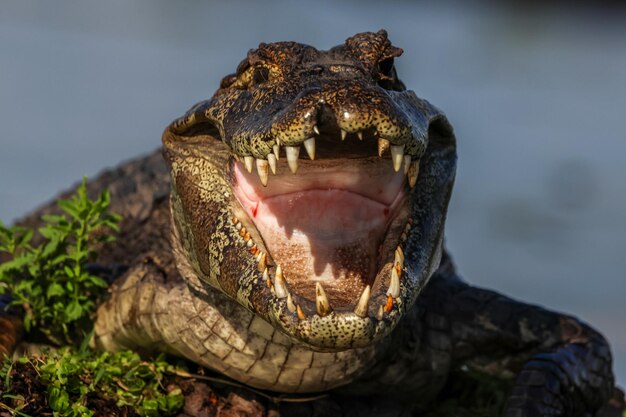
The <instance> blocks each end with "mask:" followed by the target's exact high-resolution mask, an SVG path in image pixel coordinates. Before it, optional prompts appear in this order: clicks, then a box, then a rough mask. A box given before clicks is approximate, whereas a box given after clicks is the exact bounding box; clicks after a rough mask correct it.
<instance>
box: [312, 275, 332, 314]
mask: <svg viewBox="0 0 626 417" xmlns="http://www.w3.org/2000/svg"><path fill="white" fill-rule="evenodd" d="M315 307H316V309H317V314H319V315H320V317H324V316H326V315H328V314H329V313H330V312H331V311H333V310H332V309H331V308H330V303H329V302H328V297H326V293H325V292H324V288H323V287H322V284H320V283H319V282H318V283H316V284H315Z"/></svg>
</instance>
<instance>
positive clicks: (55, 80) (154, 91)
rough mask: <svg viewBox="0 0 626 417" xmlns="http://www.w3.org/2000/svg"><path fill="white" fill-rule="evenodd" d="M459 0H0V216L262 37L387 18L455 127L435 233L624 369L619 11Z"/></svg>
mask: <svg viewBox="0 0 626 417" xmlns="http://www.w3.org/2000/svg"><path fill="white" fill-rule="evenodd" d="M568 10H569V11H565V10H558V9H553V10H549V9H535V10H522V9H515V8H498V9H488V8H485V7H478V6H477V5H476V4H473V6H472V8H470V7H469V6H467V5H463V4H461V3H459V4H457V3H440V4H439V5H433V4H420V3H415V2H399V3H385V4H382V3H381V4H379V3H377V2H373V1H371V2H369V1H365V2H363V1H360V2H357V1H353V2H347V3H344V5H336V4H334V3H330V2H326V1H321V2H316V3H315V5H312V4H310V3H309V4H306V3H301V4H300V3H295V2H281V1H277V0H273V1H269V2H258V3H252V2H250V3H248V2H242V1H234V2H229V3H217V2H216V3H209V2H200V1H187V2H176V3H174V2H167V1H165V0H160V1H147V0H143V1H135V2H126V1H123V0H112V1H108V2H95V1H84V2H75V1H69V0H67V1H62V2H59V1H57V2H44V1H42V2H32V1H14V2H10V1H8V2H7V1H5V2H3V3H2V4H1V5H0V51H1V52H2V55H1V58H0V124H1V126H2V130H1V134H0V145H1V147H0V219H3V220H4V221H5V222H8V221H11V220H12V219H15V218H16V217H17V216H19V215H20V214H22V213H24V212H25V211H27V210H28V209H31V208H33V207H35V206H36V205H37V204H40V203H42V202H43V201H45V200H48V199H49V198H51V197H52V196H54V195H55V194H56V192H57V191H59V190H61V189H63V188H65V187H67V186H68V185H69V184H71V183H74V182H75V181H76V180H77V179H78V178H80V176H82V175H85V174H86V175H94V174H96V173H97V172H99V171H100V170H101V169H102V168H104V167H106V166H111V165H114V164H116V163H118V162H119V161H121V160H123V159H127V158H131V157H134V156H136V155H139V154H141V153H145V152H148V151H149V150H151V149H153V148H155V147H157V146H159V138H160V134H161V131H162V129H163V127H164V126H165V125H166V124H167V123H168V122H169V121H171V120H172V119H173V118H175V117H177V116H179V115H180V114H182V113H183V112H184V111H185V110H186V109H187V108H188V107H189V106H190V105H191V104H193V103H195V102H197V101H199V100H202V99H205V98H208V97H209V96H210V95H211V94H212V93H213V91H214V89H215V88H216V86H217V84H218V82H219V79H220V78H221V76H223V75H225V74H227V73H230V72H232V71H233V70H234V69H235V67H236V65H237V63H238V62H239V61H240V60H241V59H242V58H243V57H244V56H245V53H246V51H247V50H248V49H249V48H252V47H254V46H256V45H257V44H258V43H259V42H260V41H265V42H268V41H278V40H298V41H301V42H304V43H310V44H313V45H315V46H317V47H320V48H328V47H331V46H333V45H335V44H337V43H341V42H342V41H343V40H344V39H345V38H346V37H348V36H350V35H352V34H354V33H356V32H359V31H365V30H378V29H379V28H381V27H384V28H386V29H388V31H389V33H390V37H391V39H392V41H393V42H394V44H396V45H398V46H401V47H403V48H404V50H405V54H404V56H403V57H402V58H400V59H399V60H397V66H398V69H399V73H400V76H401V78H402V79H403V80H404V82H405V83H406V84H407V86H409V87H410V88H411V89H413V90H415V91H416V92H417V93H418V95H420V96H421V97H424V98H427V99H429V100H430V101H432V102H433V103H435V104H436V105H437V106H439V107H441V108H442V109H444V110H445V111H446V112H447V114H448V116H449V118H450V120H451V121H452V123H453V124H454V126H455V128H456V132H457V136H458V139H459V171H458V177H457V178H458V179H457V184H456V189H455V195H454V198H453V201H452V204H451V208H450V215H449V223H448V229H447V236H448V238H447V242H448V246H449V247H450V248H451V250H452V252H453V254H455V258H456V261H457V263H458V264H459V266H460V269H461V271H462V272H463V273H464V275H465V276H466V277H467V279H468V280H469V281H471V282H473V283H475V284H477V285H481V286H486V287H492V288H495V289H498V290H501V291H503V292H506V293H508V294H510V295H512V296H514V297H517V298H521V299H524V300H528V301H532V302H535V303H539V304H544V305H548V306H550V307H551V308H555V309H560V310H565V311H569V312H572V313H574V314H576V315H579V316H581V317H584V318H585V319H586V320H587V321H589V322H591V323H592V324H594V325H595V326H597V327H598V328H600V329H602V331H603V332H604V333H605V334H606V335H607V336H608V337H609V339H610V340H611V342H612V344H613V347H614V351H615V356H616V368H617V373H618V378H619V379H620V380H621V381H622V382H624V381H626V324H625V317H626V302H625V298H626V277H625V276H624V275H625V273H624V271H625V270H626V256H625V255H626V250H625V249H626V221H624V213H626V186H625V185H624V179H625V178H626V165H625V164H624V163H623V160H624V155H626V124H625V123H624V117H625V113H624V110H625V109H626V53H625V52H626V25H624V24H623V22H624V19H623V18H624V15H623V14H618V13H613V14H603V13H602V12H601V11H594V10H574V11H571V9H568Z"/></svg>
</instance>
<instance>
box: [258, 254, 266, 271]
mask: <svg viewBox="0 0 626 417" xmlns="http://www.w3.org/2000/svg"><path fill="white" fill-rule="evenodd" d="M265 268H267V255H265V254H264V253H263V252H261V259H260V260H259V272H260V271H265Z"/></svg>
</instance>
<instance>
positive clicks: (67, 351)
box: [0, 337, 184, 417]
mask: <svg viewBox="0 0 626 417" xmlns="http://www.w3.org/2000/svg"><path fill="white" fill-rule="evenodd" d="M88 339H89V337H88V338H86V339H85V341H84V342H83V344H82V345H81V346H80V348H78V349H75V348H73V347H63V348H60V349H59V350H57V351H55V352H49V353H46V354H44V355H42V356H38V357H33V358H22V359H21V361H20V362H19V364H15V363H11V362H10V361H9V360H7V361H6V362H5V364H4V365H3V366H2V367H0V381H3V382H0V387H1V386H2V385H4V389H3V390H0V393H2V392H4V394H3V395H2V396H0V403H1V402H2V400H1V398H6V399H7V400H9V399H16V398H17V399H19V393H10V390H11V387H10V381H11V376H13V377H14V376H15V375H14V374H13V375H12V372H11V371H12V369H13V367H14V366H23V367H24V366H26V367H31V368H32V369H33V370H34V371H35V373H36V374H37V375H39V377H40V379H41V382H42V383H43V385H44V386H45V390H46V394H47V405H48V407H50V409H51V410H52V412H53V415H54V416H58V417H79V416H80V417H83V416H85V417H89V416H93V415H95V406H94V402H93V401H94V399H98V401H97V402H95V404H99V405H100V406H101V405H102V404H103V402H102V401H105V402H106V404H108V406H109V407H117V408H122V407H130V408H131V409H132V410H133V411H134V412H136V413H137V414H139V415H140V416H146V417H153V416H154V417H156V416H168V415H173V414H175V413H176V412H177V411H178V410H180V408H181V407H182V405H183V401H184V396H183V394H182V391H181V390H180V388H178V387H176V386H172V387H171V388H170V389H169V392H168V390H167V389H166V388H165V387H164V384H163V379H164V376H165V373H166V372H168V371H169V370H170V369H173V367H172V365H169V364H168V363H167V362H166V361H165V359H164V357H163V356H162V355H160V356H158V357H157V358H155V359H154V360H152V361H150V362H148V361H144V360H142V359H141V358H140V357H139V355H138V354H136V353H134V352H131V351H122V352H116V353H109V352H95V351H92V350H90V349H89V348H88V343H87V341H88ZM23 369H24V368H22V370H23ZM7 407H8V406H7ZM22 407H23V405H22ZM17 408H18V407H16V408H12V410H17ZM18 411H19V410H18ZM22 415H26V414H25V413H22Z"/></svg>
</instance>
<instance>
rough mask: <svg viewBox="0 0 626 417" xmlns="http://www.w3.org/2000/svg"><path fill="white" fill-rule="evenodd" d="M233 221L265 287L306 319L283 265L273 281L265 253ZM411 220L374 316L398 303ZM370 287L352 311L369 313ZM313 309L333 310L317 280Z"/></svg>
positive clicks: (325, 312)
mask: <svg viewBox="0 0 626 417" xmlns="http://www.w3.org/2000/svg"><path fill="white" fill-rule="evenodd" d="M232 222H233V224H234V226H235V228H236V229H237V230H238V231H239V235H240V236H241V237H243V239H244V241H245V242H246V245H247V246H248V248H249V249H250V252H251V253H252V255H253V256H254V257H255V259H256V261H257V268H258V271H259V272H262V274H263V275H262V276H263V281H264V282H265V284H266V285H267V287H268V288H269V289H270V290H271V291H272V293H273V294H274V296H275V297H277V298H279V299H284V298H286V299H287V300H286V303H287V309H288V310H289V311H290V312H291V313H295V314H296V315H297V317H298V318H299V319H300V320H304V319H306V314H305V313H304V312H303V311H302V308H301V307H300V305H299V304H296V303H294V300H293V297H292V295H291V293H290V292H289V289H288V287H287V280H286V279H285V276H284V273H283V270H282V267H281V266H280V265H277V266H276V269H275V273H274V280H273V281H272V278H271V276H270V273H269V266H268V265H267V255H266V254H265V253H263V251H261V250H260V249H259V248H258V247H257V245H256V244H254V242H253V240H252V238H251V236H250V234H249V233H248V232H247V231H246V228H245V227H244V226H243V225H242V224H241V222H240V221H239V219H237V218H236V217H233V218H232ZM411 225H412V221H411V220H410V219H409V221H408V222H407V224H406V225H405V227H404V230H403V232H402V235H401V236H400V244H399V245H398V246H397V247H396V251H395V253H394V262H393V266H392V268H391V276H390V280H389V288H388V289H387V292H386V295H387V299H386V301H385V303H384V304H381V305H379V306H378V311H377V313H376V318H377V319H378V320H382V319H383V316H384V313H390V312H391V311H392V310H393V306H394V303H397V302H398V301H399V298H400V278H401V277H402V271H403V268H404V251H403V250H402V244H403V243H404V241H405V240H406V238H407V234H408V233H409V230H410V229H411ZM370 293H371V287H370V286H369V285H367V286H366V287H365V289H364V290H363V292H362V293H361V296H360V297H359V300H358V301H357V303H356V305H355V307H354V314H356V315H357V316H359V317H361V318H365V317H367V316H368V311H369V303H370ZM315 310H316V313H317V315H318V316H320V317H325V316H327V315H328V314H330V313H331V312H332V311H333V309H332V307H331V305H330V301H329V300H328V297H327V296H326V292H325V291H324V287H323V286H322V284H320V283H319V282H318V283H316V284H315Z"/></svg>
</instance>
